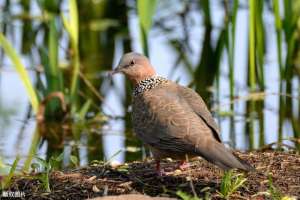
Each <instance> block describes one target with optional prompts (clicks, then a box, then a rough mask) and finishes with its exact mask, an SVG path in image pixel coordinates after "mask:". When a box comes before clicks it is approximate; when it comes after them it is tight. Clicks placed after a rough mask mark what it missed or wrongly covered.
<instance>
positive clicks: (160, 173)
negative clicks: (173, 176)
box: [156, 169, 167, 177]
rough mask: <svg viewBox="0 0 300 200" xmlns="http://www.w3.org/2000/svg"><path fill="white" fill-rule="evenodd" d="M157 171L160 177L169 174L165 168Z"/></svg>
mask: <svg viewBox="0 0 300 200" xmlns="http://www.w3.org/2000/svg"><path fill="white" fill-rule="evenodd" d="M156 173H157V175H158V176H159V177H163V176H166V175H167V173H166V172H165V170H163V169H160V170H158V171H156Z"/></svg>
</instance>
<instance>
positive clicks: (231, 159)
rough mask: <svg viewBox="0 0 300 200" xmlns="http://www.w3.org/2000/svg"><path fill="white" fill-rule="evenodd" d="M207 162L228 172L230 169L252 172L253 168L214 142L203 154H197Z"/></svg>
mask: <svg viewBox="0 0 300 200" xmlns="http://www.w3.org/2000/svg"><path fill="white" fill-rule="evenodd" d="M198 153H199V154H200V155H201V156H203V157H204V158H205V159H206V160H208V161H209V162H212V163H214V164H215V165H217V166H219V167H220V168H222V169H224V170H229V169H232V168H237V169H241V170H244V171H254V170H255V168H254V167H252V166H251V165H250V164H249V163H247V162H246V161H244V160H242V159H241V158H240V157H238V156H237V155H234V154H233V153H232V152H231V151H230V150H229V149H227V148H226V147H225V146H224V145H223V144H221V143H217V142H214V144H213V145H210V147H209V148H208V150H206V151H205V152H198Z"/></svg>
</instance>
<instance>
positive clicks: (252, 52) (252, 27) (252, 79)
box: [248, 0, 257, 149]
mask: <svg viewBox="0 0 300 200" xmlns="http://www.w3.org/2000/svg"><path fill="white" fill-rule="evenodd" d="M249 4H250V7H249V9H250V10H249V15H250V17H249V85H250V91H251V92H254V91H255V90H256V82H255V81H256V76H255V66H256V65H255V63H256V59H255V31H256V30H255V15H256V12H255V11H256V9H257V7H256V0H250V1H249ZM248 109H249V110H248V114H249V115H250V122H249V133H248V134H249V148H250V149H253V148H254V111H255V102H254V101H253V100H251V101H250V102H249V107H248Z"/></svg>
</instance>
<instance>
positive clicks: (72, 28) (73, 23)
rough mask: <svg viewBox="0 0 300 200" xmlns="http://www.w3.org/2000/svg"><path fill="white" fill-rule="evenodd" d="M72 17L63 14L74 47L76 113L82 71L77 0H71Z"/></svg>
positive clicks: (72, 93)
mask: <svg viewBox="0 0 300 200" xmlns="http://www.w3.org/2000/svg"><path fill="white" fill-rule="evenodd" d="M69 9H70V16H69V17H70V19H69V21H68V20H67V19H66V17H65V16H64V15H63V14H62V20H63V24H64V26H65V28H66V30H67V32H68V33H69V36H70V40H71V47H72V53H73V54H72V63H71V64H72V67H73V71H72V80H71V112H72V113H75V112H76V110H77V108H76V106H77V105H76V103H77V102H76V99H77V87H78V76H79V71H80V59H79V49H78V31H79V30H78V8H77V3H76V0H69Z"/></svg>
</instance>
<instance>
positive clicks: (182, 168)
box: [178, 160, 190, 171]
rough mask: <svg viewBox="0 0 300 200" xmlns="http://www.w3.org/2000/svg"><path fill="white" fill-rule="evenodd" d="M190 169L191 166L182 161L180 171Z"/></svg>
mask: <svg viewBox="0 0 300 200" xmlns="http://www.w3.org/2000/svg"><path fill="white" fill-rule="evenodd" d="M189 167H190V164H189V163H188V162H186V161H184V160H182V161H180V163H179V166H178V169H180V170H181V171H185V170H187V169H188V168H189Z"/></svg>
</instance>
